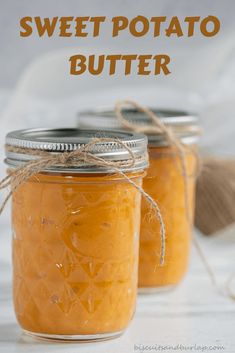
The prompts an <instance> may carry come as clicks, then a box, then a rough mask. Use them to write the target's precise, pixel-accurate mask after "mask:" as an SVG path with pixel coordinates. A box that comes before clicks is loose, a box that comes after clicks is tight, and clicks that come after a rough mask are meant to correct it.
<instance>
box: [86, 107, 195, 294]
mask: <svg viewBox="0 0 235 353" xmlns="http://www.w3.org/2000/svg"><path fill="white" fill-rule="evenodd" d="M151 110H152V111H153V112H154V113H155V114H156V116H157V117H159V119H160V120H161V122H163V123H164V124H165V126H167V127H169V128H170V129H172V130H173V132H174V134H175V136H176V137H177V138H178V140H179V141H181V142H182V143H183V144H185V146H186V149H185V151H186V152H185V161H186V169H187V183H186V184H187V190H185V181H184V177H183V170H182V160H181V159H180V156H179V151H178V150H177V148H176V147H174V146H169V145H168V144H167V143H166V140H165V138H164V136H162V135H148V150H149V162H150V166H149V168H148V170H147V175H146V176H145V178H144V181H143V189H144V190H145V191H146V192H147V193H148V194H149V195H151V196H152V197H153V198H154V199H155V200H156V201H157V203H158V205H159V207H160V210H161V213H162V216H163V221H164V223H165V228H166V252H165V263H164V265H163V266H160V265H159V257H160V238H159V236H157V235H158V234H159V232H160V226H159V222H158V220H156V219H152V218H150V217H148V208H147V206H146V202H145V200H143V202H142V212H141V213H142V216H141V230H140V253H139V282H138V285H139V292H140V293H154V292H158V291H162V290H167V289H171V288H173V287H175V286H176V285H177V284H178V283H179V282H180V281H181V280H182V278H183V277H184V275H185V273H186V271H187V268H188V260H189V252H190V243H191V232H192V229H191V228H192V227H191V222H192V220H193V213H194V192H195V174H196V164H197V163H196V158H195V152H196V149H197V141H198V134H199V128H198V123H197V118H196V117H195V116H193V115H190V114H189V113H187V112H182V111H172V110H170V111H168V110H157V109H151ZM123 115H124V116H125V117H126V118H127V119H128V120H130V121H132V122H134V123H138V124H140V125H147V124H151V121H149V118H148V117H146V116H145V115H144V114H143V113H142V112H139V111H137V110H136V109H134V108H126V109H123ZM79 124H80V126H86V127H88V126H89V127H91V126H94V125H96V126H99V128H102V127H103V126H106V127H107V126H108V127H110V128H112V129H118V128H120V123H119V121H118V120H117V118H116V116H115V112H114V111H113V110H112V109H106V110H105V109H97V110H93V111H86V112H82V113H80V114H79ZM186 197H187V198H188V200H187V202H186ZM190 220H191V222H190Z"/></svg>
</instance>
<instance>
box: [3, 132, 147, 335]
mask: <svg viewBox="0 0 235 353" xmlns="http://www.w3.org/2000/svg"><path fill="white" fill-rule="evenodd" d="M80 133H81V132H80ZM83 133H84V132H83ZM17 134H18V135H19V140H21V139H22V138H23V136H22V134H23V133H22V132H20V133H19V132H17ZM41 134H42V135H43V136H44V134H45V133H44V132H42V133H41ZM52 134H55V136H54V137H53V138H57V139H58V140H59V141H60V138H61V136H60V137H59V138H58V136H57V135H56V132H53V131H50V135H52ZM65 134H66V136H65V137H66V139H67V140H68V142H71V141H70V140H71V137H70V134H69V133H68V131H67V132H65ZM84 134H85V133H84ZM106 135H107V136H109V135H110V132H107V134H106ZM116 135H117V133H115V134H114V135H112V136H116ZM118 137H119V138H120V136H118ZM121 137H122V138H123V140H124V142H126V144H127V145H129V146H131V145H132V144H133V141H134V139H135V140H136V139H137V140H139V143H140V146H142V147H139V150H138V151H136V150H135V152H134V153H136V152H137V153H142V154H145V152H146V149H147V142H146V139H145V138H144V137H143V136H142V135H133V134H127V136H126V134H125V133H123V134H121ZM27 138H28V139H29V138H30V139H31V140H34V139H35V140H36V141H37V140H38V139H39V137H38V136H35V134H31V135H30V134H29V136H27ZM47 139H48V141H49V142H50V138H48V136H47ZM74 139H75V140H76V138H73V142H74ZM80 139H81V141H80ZM8 140H10V138H9V137H8ZM76 141H77V142H76V143H77V144H78V143H80V144H82V143H83V139H82V136H81V137H78V138H77V140H76ZM109 148H110V150H111V152H110V153H109V159H110V158H112V153H113V155H114V154H115V156H116V155H117V154H118V153H119V158H123V157H120V156H121V155H122V156H123V154H124V151H123V150H122V147H120V146H119V147H118V146H116V150H114V146H113V144H110V145H109V144H108V143H105V144H104V146H103V149H104V151H105V153H106V154H107V150H109ZM7 162H8V164H11V163H13V159H12V160H11V159H10V157H8V161H7ZM145 167H146V160H145V161H144V162H143V160H142V164H141V165H139V166H138V165H135V167H134V169H133V170H128V171H125V172H126V173H127V175H128V177H129V178H131V180H132V181H134V182H135V183H136V184H137V185H142V177H143V175H144V172H143V170H144V168H145ZM140 202H141V197H140V193H139V192H138V191H137V190H136V189H135V188H134V187H133V186H132V185H131V184H130V183H129V182H128V181H127V180H126V179H124V178H123V176H121V175H118V174H117V173H113V172H111V171H110V172H109V171H108V172H107V173H104V172H103V171H102V172H101V170H99V168H98V167H96V168H94V167H91V166H87V167H83V169H80V170H79V169H78V170H76V171H75V172H74V169H73V171H71V172H68V171H66V172H65V171H64V172H63V171H61V169H60V171H59V170H51V171H44V172H41V173H38V174H37V175H35V176H33V177H31V179H30V180H28V181H27V182H25V183H24V184H23V185H21V186H20V187H19V188H18V189H17V190H16V192H15V193H14V194H13V201H12V224H13V267H14V272H13V273H14V276H13V278H14V282H13V284H14V286H13V287H14V305H15V312H16V316H17V319H18V322H19V324H20V325H21V327H22V328H23V329H24V330H25V331H26V332H27V333H31V334H34V335H37V336H40V337H44V338H51V339H64V340H70V339H71V340H76V339H77V340H91V339H107V338H110V337H115V336H118V335H120V333H122V332H123V331H124V330H125V328H126V327H127V326H128V324H129V322H130V320H131V318H132V316H133V314H134V310H135V301H136V292H137V280H138V273H137V270H138V251H139V226H140Z"/></svg>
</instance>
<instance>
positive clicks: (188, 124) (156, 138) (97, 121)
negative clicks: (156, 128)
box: [78, 107, 200, 146]
mask: <svg viewBox="0 0 235 353" xmlns="http://www.w3.org/2000/svg"><path fill="white" fill-rule="evenodd" d="M150 110H151V111H153V112H154V113H155V114H156V116H157V117H158V118H159V119H160V120H161V121H162V122H163V123H164V124H165V125H166V126H167V127H169V128H171V129H172V130H173V132H174V133H175V135H176V137H178V138H179V139H180V140H181V141H182V142H183V143H185V144H193V143H196V142H197V141H198V137H199V135H200V132H199V131H200V129H199V127H198V119H197V117H196V115H195V114H190V113H189V112H186V111H180V110H167V109H156V108H150ZM122 112H123V115H124V116H125V117H126V118H127V119H128V120H130V121H131V122H133V123H138V124H139V125H141V124H142V125H148V124H151V121H150V119H149V117H147V116H146V115H145V114H144V113H142V112H140V111H138V110H137V109H135V108H124V109H123V110H122ZM78 125H79V127H81V128H94V127H96V128H98V129H103V128H106V129H107V128H108V129H121V128H122V129H123V127H122V126H121V125H120V123H119V121H118V119H117V117H116V114H115V111H114V110H113V109H112V108H109V107H100V108H96V109H93V110H86V111H82V112H80V113H79V114H78ZM148 142H149V143H150V144H154V145H157V146H165V145H166V141H165V140H164V137H163V136H161V135H160V134H159V135H156V134H155V135H151V134H149V135H148Z"/></svg>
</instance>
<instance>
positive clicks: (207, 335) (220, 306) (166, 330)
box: [0, 227, 235, 353]
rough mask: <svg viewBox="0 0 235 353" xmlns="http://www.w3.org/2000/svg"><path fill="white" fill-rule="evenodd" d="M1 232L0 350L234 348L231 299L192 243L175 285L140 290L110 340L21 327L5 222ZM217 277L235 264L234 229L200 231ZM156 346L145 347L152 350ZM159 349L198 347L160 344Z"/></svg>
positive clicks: (108, 352) (113, 352)
mask: <svg viewBox="0 0 235 353" xmlns="http://www.w3.org/2000/svg"><path fill="white" fill-rule="evenodd" d="M1 233H2V234H1V235H0V352H1V353H13V352H17V353H21V352H25V353H27V352H30V353H31V352H32V353H34V352H35V353H38V352H42V353H50V352H52V353H57V352H58V353H75V352H81V353H91V352H92V353H132V352H141V350H140V349H139V350H138V349H137V347H139V348H140V346H139V345H148V348H149V347H150V346H152V345H156V346H158V345H161V346H173V347H174V346H177V345H182V346H194V345H195V344H196V345H197V346H202V347H203V346H217V345H218V346H223V347H224V349H223V350H218V349H215V350H209V349H207V350H206V349H205V347H204V352H211V351H213V352H218V351H223V352H226V353H230V352H231V353H233V352H235V301H232V300H230V299H229V298H227V297H225V296H223V295H221V294H219V293H218V292H217V291H216V290H215V289H214V288H213V286H212V285H211V282H210V280H209V279H208V275H207V274H206V273H205V271H204V269H203V266H202V263H201V261H200V260H199V258H198V255H197V254H196V252H195V250H194V249H192V258H191V265H190V270H189V272H188V274H187V276H186V278H185V280H184V281H183V283H181V285H180V286H178V287H177V288H176V289H175V290H174V291H172V292H169V293H164V294H163V293H162V294H158V295H149V296H143V295H142V296H140V297H139V299H138V304H137V310H136V315H135V317H134V319H133V321H132V323H131V325H130V327H129V328H128V330H127V331H126V333H125V334H124V335H123V336H122V337H120V338H118V339H115V340H111V341H106V342H99V343H91V344H84V343H83V344H75V343H51V342H46V341H42V340H35V339H32V338H31V337H27V336H26V335H24V334H22V333H21V330H20V328H19V326H18V325H17V323H16V319H15V316H14V311H13V306H12V300H11V266H10V245H11V244H10V236H8V235H7V234H10V231H9V227H6V228H5V227H3V231H2V232H1ZM199 241H200V244H201V246H202V247H203V249H204V252H205V253H206V254H207V257H208V259H209V260H210V263H211V265H212V266H213V268H214V271H215V272H216V274H217V279H218V281H219V282H220V283H221V284H222V283H223V282H224V280H225V279H226V278H227V277H228V276H229V275H231V273H232V272H233V271H234V270H235V261H234V259H235V256H234V255H235V229H232V230H230V231H229V232H227V233H226V234H223V235H221V236H217V237H216V238H213V239H212V238H210V239H208V238H202V237H199ZM156 351H157V349H152V350H149V349H148V350H146V351H145V352H156ZM158 351H164V352H177V351H184V352H194V351H197V352H201V351H202V350H196V349H195V348H194V350H190V348H189V347H188V349H183V348H182V347H181V349H180V348H179V349H178V350H173V349H171V348H169V349H166V348H165V349H164V350H163V349H160V348H159V350H158Z"/></svg>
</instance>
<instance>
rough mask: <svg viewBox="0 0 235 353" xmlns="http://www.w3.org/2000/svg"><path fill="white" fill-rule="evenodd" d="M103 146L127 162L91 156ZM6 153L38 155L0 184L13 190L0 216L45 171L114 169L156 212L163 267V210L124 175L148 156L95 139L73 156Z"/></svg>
mask: <svg viewBox="0 0 235 353" xmlns="http://www.w3.org/2000/svg"><path fill="white" fill-rule="evenodd" d="M103 142H112V143H115V144H118V145H120V146H122V147H123V148H124V149H125V150H126V152H128V156H129V158H128V159H127V160H122V161H120V160H117V161H113V160H107V159H104V158H102V157H100V156H98V155H95V154H94V153H92V150H93V149H94V148H95V147H96V146H97V145H98V144H100V143H103ZM6 149H7V150H8V151H10V152H15V153H17V152H18V153H23V154H24V153H27V154H30V152H31V153H32V155H36V156H37V158H36V159H33V160H31V161H29V162H27V163H25V164H24V165H23V166H21V167H18V168H16V169H14V170H12V171H11V172H10V173H9V175H7V176H6V177H5V178H3V179H2V180H1V181H0V190H1V189H6V188H8V187H9V186H10V187H11V189H10V191H9V192H8V193H7V196H6V197H5V199H4V200H3V202H2V204H1V206H0V215H1V214H2V212H3V210H4V209H5V206H6V204H7V202H8V201H9V199H10V198H11V196H12V195H13V193H14V192H15V191H16V190H17V189H18V188H19V187H20V186H21V185H22V184H23V183H25V182H26V181H27V180H29V179H30V178H31V177H33V176H34V175H36V174H38V173H40V172H42V171H45V170H47V169H49V168H50V167H53V166H60V167H69V166H70V167H71V166H72V167H80V166H82V165H84V164H86V165H92V166H99V167H104V168H111V169H112V170H113V171H115V172H116V173H118V174H119V175H121V176H122V177H123V178H124V179H125V180H126V181H127V182H128V183H129V184H131V185H132V186H133V187H134V188H135V189H136V190H137V191H138V192H139V193H140V194H141V196H142V197H144V198H145V199H146V200H147V202H148V204H149V205H150V211H151V212H152V211H154V212H155V215H156V217H157V219H158V220H159V224H160V236H161V252H160V265H161V266H162V265H163V264H164V260H165V225H164V221H163V218H162V215H161V211H160V208H159V206H158V204H157V202H156V201H155V200H154V199H153V198H152V197H151V196H150V195H149V194H147V193H146V192H145V191H144V190H143V188H142V187H141V186H139V185H138V184H137V183H135V182H134V181H133V180H132V179H131V178H130V177H129V176H128V175H127V174H126V173H125V172H124V171H123V168H124V167H125V168H131V167H133V166H135V164H136V163H137V162H139V161H140V160H144V159H146V158H147V156H146V155H144V156H142V157H138V158H137V157H135V155H134V153H133V151H132V150H131V149H130V148H129V147H128V146H127V145H126V144H125V143H124V142H122V141H120V140H119V139H109V138H93V139H92V140H91V141H90V142H89V143H87V144H86V145H84V146H83V148H81V149H77V150H74V151H71V152H63V153H57V154H51V153H50V152H47V151H38V150H37V151H36V152H35V150H30V149H28V148H19V147H14V146H9V145H7V146H6Z"/></svg>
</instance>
